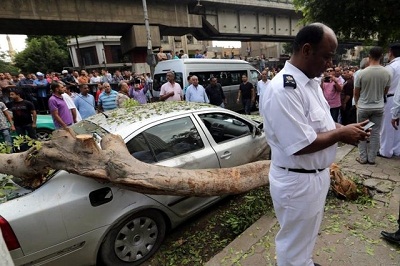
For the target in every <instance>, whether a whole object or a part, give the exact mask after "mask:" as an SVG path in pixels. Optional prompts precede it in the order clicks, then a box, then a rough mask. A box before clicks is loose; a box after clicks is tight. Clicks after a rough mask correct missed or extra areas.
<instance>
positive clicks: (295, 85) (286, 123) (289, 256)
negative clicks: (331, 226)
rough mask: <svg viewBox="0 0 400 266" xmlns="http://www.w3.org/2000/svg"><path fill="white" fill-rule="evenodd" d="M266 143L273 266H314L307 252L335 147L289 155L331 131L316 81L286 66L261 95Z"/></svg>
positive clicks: (332, 124)
mask: <svg viewBox="0 0 400 266" xmlns="http://www.w3.org/2000/svg"><path fill="white" fill-rule="evenodd" d="M261 98H262V99H261V101H262V105H261V113H262V116H263V117H264V124H265V126H264V128H265V131H266V138H267V141H268V144H269V145H270V147H271V150H272V160H271V161H272V162H271V167H270V172H269V181H270V193H271V196H272V199H273V204H274V209H275V213H276V216H277V218H278V221H279V224H280V227H281V228H280V231H279V232H278V234H277V236H276V239H275V242H276V253H277V262H278V265H279V266H281V265H284V266H288V265H296V266H298V265H301V266H303V265H304V266H311V265H314V264H313V261H312V252H313V249H314V245H315V241H316V237H317V235H318V230H319V227H320V224H321V220H322V216H323V210H324V205H325V200H326V195H327V193H328V189H329V184H330V178H329V169H328V167H329V166H330V165H331V163H332V162H333V161H334V160H335V156H336V148H337V145H332V146H330V147H328V148H326V149H324V150H321V151H317V152H314V153H310V154H304V155H294V153H296V152H297V151H300V150H301V149H303V148H305V147H307V146H309V145H310V144H311V143H312V142H313V141H314V140H315V139H316V138H317V133H320V132H326V131H330V130H333V129H335V128H336V125H335V122H334V121H333V119H332V117H331V115H330V111H329V105H328V103H327V101H326V100H325V98H324V96H323V94H322V90H321V87H320V85H319V83H318V81H317V80H316V79H310V78H308V77H307V76H306V75H304V73H303V72H301V71H300V70H299V69H298V68H296V67H295V66H293V65H292V64H291V63H289V62H286V64H285V67H284V68H283V69H282V70H281V71H280V72H279V73H278V74H277V75H276V76H275V78H274V79H273V80H272V81H271V84H270V86H269V89H268V90H266V91H265V92H264V93H263V94H262V95H261Z"/></svg>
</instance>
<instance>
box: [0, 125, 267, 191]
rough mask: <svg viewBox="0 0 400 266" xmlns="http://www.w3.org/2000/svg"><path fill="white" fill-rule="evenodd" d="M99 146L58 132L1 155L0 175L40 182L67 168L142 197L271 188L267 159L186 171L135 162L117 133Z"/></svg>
mask: <svg viewBox="0 0 400 266" xmlns="http://www.w3.org/2000/svg"><path fill="white" fill-rule="evenodd" d="M100 146H101V148H99V146H98V145H97V144H96V142H95V140H94V139H93V138H92V136H91V135H78V136H75V134H74V132H73V131H72V130H57V131H55V132H54V133H53V137H52V139H51V140H50V141H47V142H43V143H42V146H41V147H40V148H36V147H32V148H30V149H29V150H28V151H25V152H23V153H17V154H0V160H1V162H2V163H0V173H4V174H12V175H14V176H16V177H19V178H22V179H24V180H30V182H39V183H40V182H42V180H43V178H44V177H45V176H46V175H47V174H48V172H49V170H50V169H55V170H66V171H68V172H70V173H74V174H79V175H82V176H85V177H89V178H94V179H97V180H99V181H103V182H111V183H113V184H114V185H117V186H123V187H127V188H128V189H131V190H134V191H137V192H141V193H147V194H164V195H183V196H212V195H224V194H238V193H242V192H246V191H249V190H251V189H254V188H257V187H260V186H263V185H266V184H268V171H269V165H270V162H269V161H258V162H254V163H250V164H246V165H242V166H237V167H232V168H222V169H201V170H200V169H199V170H186V169H179V168H170V167H163V166H156V165H151V164H147V163H143V162H141V161H139V160H137V159H135V158H134V157H133V156H132V155H131V154H130V153H129V152H128V150H127V148H126V145H125V143H124V141H123V139H122V138H121V137H120V136H118V135H113V134H109V135H106V136H105V137H104V138H102V141H101V145H100Z"/></svg>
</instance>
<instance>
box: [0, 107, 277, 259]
mask: <svg viewBox="0 0 400 266" xmlns="http://www.w3.org/2000/svg"><path fill="white" fill-rule="evenodd" d="M71 128H72V129H73V130H74V131H75V132H76V133H77V134H92V135H93V137H94V138H95V139H96V140H98V141H100V140H101V138H102V137H103V136H104V135H105V134H107V133H114V134H119V135H120V136H121V137H122V138H123V139H124V140H125V143H126V146H127V148H128V150H129V152H130V153H131V154H132V156H134V157H135V158H137V159H139V160H141V161H143V162H147V163H152V164H157V165H164V166H170V167H181V168H188V169H196V168H220V167H232V166H237V165H241V164H245V163H248V162H252V161H256V160H259V159H266V158H267V156H268V154H269V148H268V146H267V144H266V140H265V135H264V132H263V130H262V124H261V123H259V122H256V121H254V120H252V119H250V118H248V117H245V116H242V115H239V114H237V113H235V112H233V111H230V110H227V109H222V108H219V107H213V106H211V105H206V104H194V103H186V102H179V103H176V102H161V103H154V104H148V105H142V106H137V107H132V108H127V109H125V108H121V109H116V110H112V111H108V112H105V113H101V114H97V115H95V116H93V117H90V118H88V119H86V120H84V121H81V122H79V123H77V124H75V125H73V126H71ZM13 197H14V198H13ZM12 198H13V199H12ZM219 199H221V197H208V198H199V197H181V196H179V197H178V196H160V195H147V194H146V195H145V194H141V193H137V192H134V191H130V190H126V189H122V188H119V187H116V186H114V185H113V184H108V183H106V184H104V183H100V182H98V181H95V180H94V179H91V178H85V177H82V176H78V175H74V174H70V173H67V172H66V171H57V172H55V173H53V174H52V175H50V176H49V177H48V178H47V181H46V182H45V183H44V184H42V185H41V186H40V187H39V188H37V189H30V188H22V187H19V189H18V190H17V191H14V192H12V193H11V194H10V195H9V197H8V200H7V201H6V202H5V203H2V204H0V226H1V229H2V231H3V235H4V236H5V240H6V243H7V245H8V247H9V249H10V252H11V255H12V258H13V260H14V262H15V264H16V265H27V264H29V265H57V266H59V265H74V266H76V265H95V264H98V263H99V264H100V263H101V264H103V265H113V266H114V265H139V264H140V263H142V262H144V261H145V260H146V259H148V258H149V257H150V256H151V255H152V254H154V253H155V252H156V251H157V249H158V248H159V246H160V244H161V242H162V241H163V239H164V236H165V234H166V233H167V232H168V230H170V229H172V228H174V227H176V226H177V225H179V224H180V223H182V222H183V221H185V220H186V219H188V218H189V217H191V216H193V215H194V214H196V213H198V212H199V211H201V210H203V209H205V208H206V207H208V206H210V205H212V204H214V203H215V202H217V201H218V200H219Z"/></svg>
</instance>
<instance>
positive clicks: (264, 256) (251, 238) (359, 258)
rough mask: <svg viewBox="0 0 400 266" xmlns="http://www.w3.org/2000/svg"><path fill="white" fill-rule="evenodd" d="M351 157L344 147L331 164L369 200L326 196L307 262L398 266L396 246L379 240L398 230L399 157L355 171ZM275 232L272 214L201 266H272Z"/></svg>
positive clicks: (337, 265) (353, 152) (355, 151)
mask: <svg viewBox="0 0 400 266" xmlns="http://www.w3.org/2000/svg"><path fill="white" fill-rule="evenodd" d="M357 156H358V149H357V148H356V147H354V146H351V145H344V146H341V147H339V148H338V153H337V157H336V163H337V164H338V165H339V166H340V167H341V171H342V173H343V174H344V175H345V176H347V177H352V179H353V180H356V182H358V183H361V184H364V185H365V186H368V188H369V189H368V191H369V194H370V197H360V198H359V199H358V200H357V201H348V200H340V199H337V198H336V197H335V196H334V195H333V194H332V193H331V192H330V193H329V194H328V198H327V204H326V208H325V215H324V219H323V222H322V225H321V229H320V234H319V236H318V239H317V243H316V246H315V249H314V253H313V254H314V255H313V260H314V262H315V263H318V264H321V265H323V266H326V265H335V266H360V265H362V266H369V265H371V266H378V265H382V266H389V265H400V246H399V245H396V244H391V243H389V242H386V241H385V240H384V239H382V238H381V237H380V232H381V231H382V230H385V231H389V232H394V231H396V230H397V229H398V227H397V222H396V220H397V217H398V213H399V200H400V157H394V158H391V159H386V158H380V157H377V158H376V165H369V164H365V165H361V164H359V163H358V162H356V160H355V159H356V157H357ZM278 230H279V224H278V222H277V220H276V218H275V217H274V214H268V215H264V216H263V217H261V218H260V219H259V220H258V221H257V222H256V223H254V224H253V225H252V226H251V227H249V228H248V229H247V230H246V231H245V232H243V233H242V234H241V235H240V236H239V237H237V238H236V239H235V240H234V241H232V242H231V243H230V244H229V245H228V246H227V247H225V249H224V250H223V251H221V252H220V253H219V254H217V255H216V256H214V257H213V258H212V259H211V260H209V261H208V262H207V263H206V264H205V265H206V266H228V265H243V266H254V265H259V266H261V265H262V266H264V265H276V257H275V244H274V238H275V235H276V233H277V232H278Z"/></svg>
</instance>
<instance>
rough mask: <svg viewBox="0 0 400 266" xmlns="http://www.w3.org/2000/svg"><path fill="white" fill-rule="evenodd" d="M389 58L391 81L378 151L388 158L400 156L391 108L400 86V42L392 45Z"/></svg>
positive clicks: (399, 144)
mask: <svg viewBox="0 0 400 266" xmlns="http://www.w3.org/2000/svg"><path fill="white" fill-rule="evenodd" d="M389 60H390V63H389V64H388V65H387V66H386V69H387V70H388V71H389V72H390V76H391V83H390V87H389V91H388V93H387V94H386V103H385V109H384V111H383V120H382V128H381V132H380V149H379V153H378V156H380V157H386V158H390V157H392V156H400V131H399V130H395V129H394V128H393V127H392V114H391V113H390V109H391V108H392V107H393V100H394V98H393V96H394V93H395V91H396V89H397V87H398V86H400V43H395V44H392V45H391V46H390V49H389Z"/></svg>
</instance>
